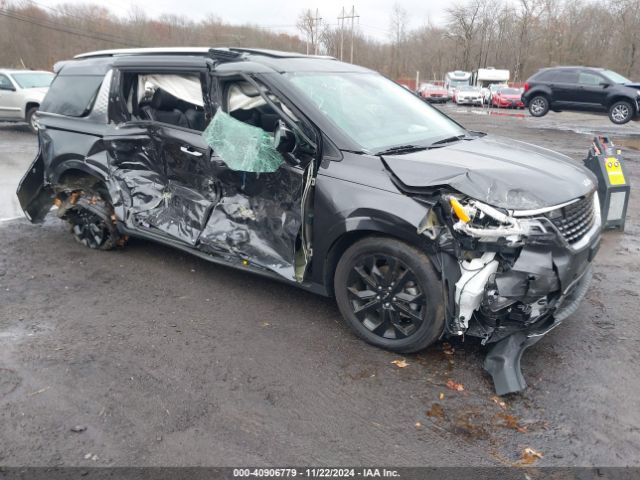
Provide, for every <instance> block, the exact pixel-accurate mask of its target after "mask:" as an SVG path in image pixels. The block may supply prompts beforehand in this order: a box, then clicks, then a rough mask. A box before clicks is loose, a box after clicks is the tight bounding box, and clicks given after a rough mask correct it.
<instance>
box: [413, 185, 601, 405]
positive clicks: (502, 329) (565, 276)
mask: <svg viewBox="0 0 640 480" xmlns="http://www.w3.org/2000/svg"><path fill="white" fill-rule="evenodd" d="M436 198H437V200H435V201H432V203H431V205H432V207H431V208H430V210H429V211H428V213H427V214H426V215H425V217H424V219H423V221H422V222H421V223H420V224H419V226H418V229H417V231H418V233H420V234H422V235H425V236H427V237H428V238H429V239H433V240H434V241H435V242H436V243H437V244H438V246H439V248H440V255H441V256H442V257H443V258H448V259H450V261H448V262H444V261H441V263H442V265H443V268H445V265H447V264H448V265H450V266H449V267H448V270H449V271H447V277H448V278H449V282H447V283H446V284H445V288H447V289H448V290H449V294H448V295H449V297H450V298H453V299H454V300H453V302H451V305H450V307H449V309H448V312H447V315H448V317H449V321H448V333H449V334H450V335H464V334H467V335H471V336H477V337H480V338H481V339H482V343H484V344H494V347H493V348H492V349H491V350H490V352H489V355H488V356H487V360H486V362H485V368H486V369H487V371H488V372H489V373H490V374H491V375H492V377H493V379H494V382H495V385H496V391H497V393H498V394H501V395H502V394H505V393H511V392H515V391H519V390H522V389H523V388H525V387H526V382H525V381H524V378H523V377H522V374H521V372H520V358H521V356H522V354H523V352H524V350H525V349H526V348H528V347H529V346H531V345H533V344H534V343H535V342H536V341H537V340H538V339H539V338H540V337H541V336H542V335H544V334H545V333H546V332H548V331H549V330H550V329H552V328H554V327H555V326H557V325H558V324H559V323H560V322H561V321H562V320H564V319H565V318H566V317H567V316H568V315H569V314H571V313H573V312H574V311H575V309H576V308H577V305H578V304H579V302H580V301H581V300H582V298H583V297H584V295H585V294H586V292H587V289H588V286H589V283H590V281H591V268H590V261H591V259H592V258H593V257H594V256H595V253H596V251H597V249H598V245H599V244H598V242H593V241H592V239H593V238H597V232H598V231H599V229H600V215H599V204H598V198H597V194H596V193H595V192H590V193H589V194H587V195H586V196H585V197H584V198H583V199H582V200H578V201H576V202H570V203H569V204H562V205H559V206H557V207H556V208H543V209H540V210H537V211H535V210H534V211H526V212H518V211H513V210H511V211H509V210H506V209H498V208H495V207H492V206H489V205H486V204H484V203H482V202H479V201H477V200H475V199H473V198H469V197H468V196H466V195H462V194H458V193H442V194H441V195H440V196H438V197H436ZM579 204H580V205H579ZM576 208H582V209H583V211H584V213H582V214H581V216H579V217H576V218H577V220H575V221H573V224H572V225H573V227H574V228H573V230H571V235H572V236H570V237H569V239H570V240H567V239H566V238H564V236H563V232H562V231H561V230H560V229H559V228H558V227H557V226H556V224H555V223H554V220H555V221H556V223H557V221H558V219H560V218H563V217H564V215H566V214H567V211H566V209H572V210H570V212H573V211H574V210H575V209H576ZM523 213H524V214H523ZM574 234H576V235H575V236H574ZM456 264H457V266H458V269H459V270H458V271H457V272H455V271H454V270H455V265H456ZM452 270H453V271H452Z"/></svg>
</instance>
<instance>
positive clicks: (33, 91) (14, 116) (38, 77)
mask: <svg viewBox="0 0 640 480" xmlns="http://www.w3.org/2000/svg"><path fill="white" fill-rule="evenodd" d="M53 77H54V75H53V73H51V72H44V71H36V70H6V69H0V121H5V122H27V124H28V125H29V128H30V129H31V130H32V131H33V132H36V131H37V130H38V124H37V122H36V119H35V116H34V114H35V113H36V112H37V111H38V108H39V107H40V103H41V102H42V99H43V98H44V96H45V94H46V93H47V90H48V89H49V84H50V83H51V81H52V80H53Z"/></svg>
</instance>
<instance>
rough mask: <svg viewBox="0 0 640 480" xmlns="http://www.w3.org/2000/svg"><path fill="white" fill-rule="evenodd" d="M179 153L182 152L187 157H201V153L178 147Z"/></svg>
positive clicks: (189, 148)
mask: <svg viewBox="0 0 640 480" xmlns="http://www.w3.org/2000/svg"><path fill="white" fill-rule="evenodd" d="M180 151H181V152H184V153H186V154H188V155H192V156H194V157H201V156H202V153H201V152H198V151H197V150H193V149H192V148H191V147H180Z"/></svg>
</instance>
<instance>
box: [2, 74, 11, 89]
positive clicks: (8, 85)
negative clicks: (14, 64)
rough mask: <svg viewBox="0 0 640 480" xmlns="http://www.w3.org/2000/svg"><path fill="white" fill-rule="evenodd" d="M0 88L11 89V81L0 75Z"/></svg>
mask: <svg viewBox="0 0 640 480" xmlns="http://www.w3.org/2000/svg"><path fill="white" fill-rule="evenodd" d="M0 88H2V89H5V88H13V84H12V83H11V80H9V78H8V77H7V76H6V75H0Z"/></svg>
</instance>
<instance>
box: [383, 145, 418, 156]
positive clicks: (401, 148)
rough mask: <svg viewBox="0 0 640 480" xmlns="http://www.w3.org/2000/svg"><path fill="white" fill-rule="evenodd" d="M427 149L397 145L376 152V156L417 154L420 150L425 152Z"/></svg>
mask: <svg viewBox="0 0 640 480" xmlns="http://www.w3.org/2000/svg"><path fill="white" fill-rule="evenodd" d="M427 148H429V147H425V146H420V145H398V146H397V147H391V148H387V149H386V150H381V151H379V152H376V155H399V154H401V153H409V152H419V151H420V150H426V149H427Z"/></svg>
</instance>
